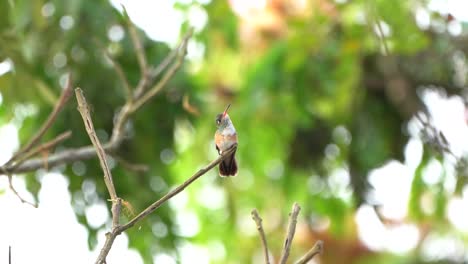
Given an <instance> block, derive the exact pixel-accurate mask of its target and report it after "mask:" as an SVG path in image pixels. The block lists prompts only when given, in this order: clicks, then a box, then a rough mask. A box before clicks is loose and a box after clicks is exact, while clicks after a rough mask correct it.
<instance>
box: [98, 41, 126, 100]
mask: <svg viewBox="0 0 468 264" xmlns="http://www.w3.org/2000/svg"><path fill="white" fill-rule="evenodd" d="M103 50H104V55H105V56H106V57H107V58H108V59H109V60H110V61H111V62H112V66H114V70H115V72H116V73H117V76H118V77H119V79H120V81H121V82H122V86H123V88H124V91H125V96H126V97H127V100H133V95H132V86H131V85H130V83H129V82H128V80H127V77H126V76H125V73H124V71H123V69H122V66H121V65H120V63H119V62H118V61H117V60H116V59H115V58H114V57H112V55H110V54H109V52H108V51H107V49H106V48H103Z"/></svg>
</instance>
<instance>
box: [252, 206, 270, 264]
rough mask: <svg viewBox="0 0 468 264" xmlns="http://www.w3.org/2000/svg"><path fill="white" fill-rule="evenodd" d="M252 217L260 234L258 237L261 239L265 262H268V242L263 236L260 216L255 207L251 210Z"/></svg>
mask: <svg viewBox="0 0 468 264" xmlns="http://www.w3.org/2000/svg"><path fill="white" fill-rule="evenodd" d="M252 219H253V220H254V221H255V224H256V225H257V230H258V234H259V235H260V239H261V240H262V245H263V254H264V256H265V263H266V264H270V257H269V255H268V244H267V240H266V236H265V231H264V230H263V225H262V218H261V217H260V215H259V214H258V211H257V209H253V210H252Z"/></svg>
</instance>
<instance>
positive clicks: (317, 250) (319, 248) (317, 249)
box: [296, 240, 323, 264]
mask: <svg viewBox="0 0 468 264" xmlns="http://www.w3.org/2000/svg"><path fill="white" fill-rule="evenodd" d="M322 252H323V241H322V240H319V241H317V242H315V245H314V246H313V247H312V248H311V249H310V250H309V252H307V253H306V254H305V255H304V256H302V258H300V259H299V260H298V261H296V264H307V262H309V260H311V259H313V258H314V257H315V256H316V255H317V254H322Z"/></svg>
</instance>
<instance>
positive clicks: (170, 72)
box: [131, 29, 193, 112]
mask: <svg viewBox="0 0 468 264" xmlns="http://www.w3.org/2000/svg"><path fill="white" fill-rule="evenodd" d="M192 33H193V29H190V31H189V32H188V33H187V35H186V36H185V37H184V40H185V41H182V43H181V47H180V49H179V50H178V56H177V58H176V61H175V62H174V64H172V66H171V67H170V68H169V69H168V70H167V72H166V73H165V74H164V75H163V77H162V78H161V80H160V81H159V82H158V83H157V84H156V85H154V86H153V88H151V89H150V90H149V91H148V92H146V93H145V94H144V95H143V96H142V97H141V98H138V99H137V100H136V101H135V103H134V105H133V106H132V108H131V111H132V112H133V111H135V110H136V109H138V108H140V107H141V106H142V105H143V104H145V103H146V102H147V101H148V100H150V99H151V98H153V96H155V95H156V94H157V93H159V92H160V91H161V90H162V88H164V86H166V84H167V82H168V81H169V80H170V79H171V78H172V76H174V74H175V73H176V71H177V70H178V69H179V68H180V66H181V65H182V62H183V61H184V58H185V55H186V54H187V44H188V39H189V38H190V37H191V36H192Z"/></svg>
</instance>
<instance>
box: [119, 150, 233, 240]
mask: <svg viewBox="0 0 468 264" xmlns="http://www.w3.org/2000/svg"><path fill="white" fill-rule="evenodd" d="M236 149H237V145H235V146H233V147H231V148H230V149H228V150H227V151H225V152H223V154H222V155H221V156H219V157H218V158H217V159H216V160H214V161H212V162H211V163H210V164H208V165H206V166H205V167H204V168H202V169H200V170H199V171H198V172H197V173H195V174H194V175H193V176H192V177H190V178H189V179H188V180H186V181H185V182H184V183H182V184H181V185H179V186H178V187H176V188H175V189H173V190H172V191H170V192H169V193H167V194H166V195H164V196H163V197H161V198H160V199H159V200H157V201H156V202H154V203H153V204H151V205H150V206H148V207H147V208H146V209H145V210H143V211H142V212H141V213H139V214H138V215H137V216H135V217H134V218H133V219H132V220H130V221H129V222H128V223H126V224H125V225H122V226H120V227H119V228H118V231H119V233H121V232H123V231H125V230H127V229H129V228H130V227H132V226H134V225H135V224H136V223H138V222H139V221H141V220H142V219H143V218H145V217H146V216H147V215H149V214H151V213H152V212H154V210H156V209H158V208H159V207H160V206H161V205H162V204H164V203H165V202H167V201H168V200H169V199H171V198H172V197H174V196H175V195H177V194H178V193H180V192H181V191H183V190H184V189H185V188H186V187H187V186H189V185H190V184H191V183H192V182H194V181H195V180H197V179H198V178H200V177H201V176H203V175H204V174H205V173H207V172H208V171H210V170H211V169H212V168H214V167H215V166H216V165H218V164H219V163H220V162H221V161H223V160H224V159H225V158H226V157H227V156H229V154H232V153H233V152H234V151H235V150H236Z"/></svg>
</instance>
